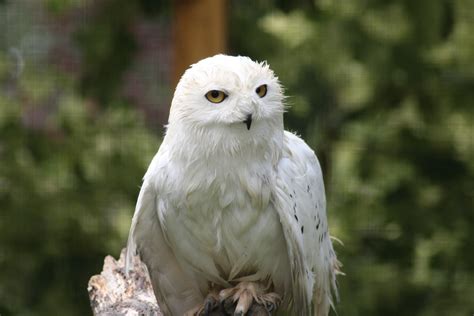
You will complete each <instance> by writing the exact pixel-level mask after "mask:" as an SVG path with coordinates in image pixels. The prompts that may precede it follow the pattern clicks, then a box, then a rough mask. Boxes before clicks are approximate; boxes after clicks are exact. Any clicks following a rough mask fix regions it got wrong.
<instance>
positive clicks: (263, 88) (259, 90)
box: [255, 84, 267, 98]
mask: <svg viewBox="0 0 474 316" xmlns="http://www.w3.org/2000/svg"><path fill="white" fill-rule="evenodd" d="M255 92H256V93H257V94H258V96H259V97H261V98H263V97H264V96H266V95H267V85H266V84H262V85H261V86H260V87H258V88H257V89H255Z"/></svg>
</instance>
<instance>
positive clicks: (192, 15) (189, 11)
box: [173, 0, 227, 84]
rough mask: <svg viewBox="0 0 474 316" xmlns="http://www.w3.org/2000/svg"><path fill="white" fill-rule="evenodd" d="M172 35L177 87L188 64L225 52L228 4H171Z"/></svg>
mask: <svg viewBox="0 0 474 316" xmlns="http://www.w3.org/2000/svg"><path fill="white" fill-rule="evenodd" d="M173 32H174V33H173V35H174V39H173V42H174V71H173V82H174V83H175V84H176V83H178V81H179V78H180V77H181V76H182V74H183V73H184V71H185V70H186V69H187V68H188V67H189V65H191V64H193V63H195V62H197V61H199V60H200V59H202V58H205V57H208V56H212V55H215V54H218V53H224V52H225V51H226V46H227V45H226V39H227V1H226V0H176V1H174V18H173Z"/></svg>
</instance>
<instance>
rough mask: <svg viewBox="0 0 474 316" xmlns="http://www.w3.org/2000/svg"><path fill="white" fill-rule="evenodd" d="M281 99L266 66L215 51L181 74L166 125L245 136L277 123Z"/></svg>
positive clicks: (246, 58) (279, 88)
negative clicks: (217, 53) (215, 52)
mask: <svg viewBox="0 0 474 316" xmlns="http://www.w3.org/2000/svg"><path fill="white" fill-rule="evenodd" d="M283 99H284V97H283V92H282V88H281V86H280V84H279V83H278V78H277V77H275V75H274V74H273V71H271V70H270V69H269V67H268V65H266V64H264V63H256V62H254V61H252V60H251V59H250V58H248V57H241V56H238V57H234V56H226V55H216V56H213V57H209V58H206V59H203V60H201V61H200V62H198V63H196V64H195V65H193V66H192V67H191V68H189V69H188V70H187V71H186V72H185V74H184V75H183V77H182V78H181V80H180V82H179V84H178V86H177V87H176V91H175V95H174V98H173V102H172V106H171V111H170V119H169V124H170V125H173V124H179V125H181V126H185V127H195V128H204V129H210V130H216V131H217V132H219V133H232V134H241V135H242V134H243V135H247V136H250V135H251V134H252V133H253V134H255V133H258V131H263V130H268V128H269V127H275V126H280V125H281V127H282V120H283V112H284V105H283Z"/></svg>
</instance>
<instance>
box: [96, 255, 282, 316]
mask: <svg viewBox="0 0 474 316" xmlns="http://www.w3.org/2000/svg"><path fill="white" fill-rule="evenodd" d="M87 291H88V292H89V299H90V302H91V307H92V312H93V313H94V315H96V316H111V315H127V316H142V315H143V316H163V314H162V313H161V311H160V308H159V306H158V303H157V302H156V298H155V295H154V293H153V288H152V286H151V282H150V278H149V276H148V271H147V269H146V266H145V264H144V263H142V262H141V261H140V258H139V257H138V256H135V257H134V258H133V268H132V269H131V270H130V272H129V275H128V276H127V275H126V274H125V249H123V250H122V252H121V253H120V258H119V260H118V261H117V260H115V259H114V258H113V257H112V256H107V257H105V259H104V266H103V270H102V272H101V273H100V274H99V275H94V276H92V277H91V278H90V280H89V284H88V286H87ZM234 308H235V306H234ZM231 309H232V307H231ZM228 315H233V310H229V307H226V309H224V307H223V306H220V307H219V309H218V310H216V311H213V312H212V313H211V314H210V315H209V316H228ZM247 315H248V316H271V315H273V313H270V312H268V311H267V309H266V308H265V306H262V305H259V304H257V303H255V302H254V303H253V304H252V306H251V307H250V309H249V311H248V313H247Z"/></svg>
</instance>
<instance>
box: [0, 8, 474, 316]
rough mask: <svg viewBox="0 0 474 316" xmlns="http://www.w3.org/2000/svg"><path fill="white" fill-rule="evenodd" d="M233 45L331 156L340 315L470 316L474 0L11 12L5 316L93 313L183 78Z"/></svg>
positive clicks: (2, 213) (0, 63)
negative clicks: (272, 76) (106, 262)
mask: <svg viewBox="0 0 474 316" xmlns="http://www.w3.org/2000/svg"><path fill="white" fill-rule="evenodd" d="M218 51H225V52H227V53H230V54H240V55H248V56H250V57H252V58H253V59H257V60H267V61H268V62H269V63H270V65H271V67H272V68H273V69H274V70H275V72H276V73H277V75H278V76H279V78H280V80H281V82H282V84H283V85H284V86H285V87H286V91H287V94H288V95H289V96H290V98H289V99H288V103H289V105H291V108H290V110H289V111H288V113H287V114H286V128H287V129H290V130H292V131H296V132H298V133H299V134H301V135H302V136H303V138H304V139H305V140H306V141H307V142H308V144H309V145H310V146H311V147H312V148H314V149H315V151H316V153H317V154H318V156H319V157H320V160H321V163H322V166H323V169H324V173H325V180H326V186H327V194H328V213H329V222H330V229H331V233H332V234H333V235H335V236H337V237H338V238H339V239H341V240H342V241H343V242H344V246H341V245H337V246H336V250H337V252H338V254H339V257H340V259H341V261H342V262H343V264H344V267H343V270H344V272H345V273H346V276H345V277H341V278H340V279H339V285H340V292H341V302H340V303H339V304H338V305H337V306H336V307H337V312H338V315H341V316H346V315H348V316H349V315H350V316H356V315H361V316H362V315H363V316H369V315H370V316H372V315H374V316H378V315H386V316H387V315H424V316H432V315H454V316H457V315H459V316H469V315H472V314H473V313H474V207H473V204H474V203H473V202H474V201H473V198H474V140H473V132H474V127H473V126H474V1H471V0H418V1H412V0H399V1H395V0H391V1H390V0H389V1H386V0H379V1H376V0H351V1H347V0H313V1H312V0H297V1H284V0H255V1H252V2H248V1H238V0H233V1H231V0H229V1H224V0H195V1H184V0H177V1H170V0H161V1H155V0H140V1H130V0H114V1H112V0H100V1H92V0H67V1H66V0H3V1H0V314H1V315H2V316H8V315H87V314H90V308H89V302H88V297H87V291H86V286H87V281H88V279H89V277H90V276H91V275H93V274H96V273H98V272H99V271H100V270H101V266H102V263H103V258H104V256H105V255H106V254H113V255H115V256H117V255H118V254H119V252H120V249H121V248H122V247H123V246H124V245H125V242H126V238H127V233H128V228H129V225H130V220H131V216H132V213H133V210H134V203H135V199H136V197H137V194H138V190H139V186H140V182H141V180H140V179H141V177H142V175H143V174H144V172H145V170H146V167H147V166H148V163H149V161H150V159H151V158H152V156H153V154H154V153H155V152H156V150H157V149H158V147H159V145H160V140H161V138H162V135H163V125H164V124H166V121H167V114H168V107H169V104H170V100H171V97H172V94H173V89H174V85H175V83H176V80H177V78H178V76H179V75H180V74H181V73H182V71H183V67H185V66H184V65H188V64H189V63H191V62H194V61H196V59H199V58H201V57H205V56H206V55H209V54H213V53H215V52H218ZM333 315H335V314H334V313H333Z"/></svg>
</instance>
